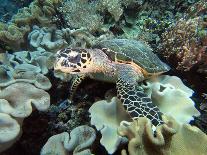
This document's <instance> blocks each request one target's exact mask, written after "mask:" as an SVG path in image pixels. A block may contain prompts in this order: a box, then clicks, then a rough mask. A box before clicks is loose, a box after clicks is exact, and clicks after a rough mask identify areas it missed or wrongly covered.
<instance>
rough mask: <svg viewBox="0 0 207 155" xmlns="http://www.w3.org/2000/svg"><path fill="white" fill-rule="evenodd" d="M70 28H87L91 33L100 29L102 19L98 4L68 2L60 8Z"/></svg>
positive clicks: (83, 0)
mask: <svg viewBox="0 0 207 155" xmlns="http://www.w3.org/2000/svg"><path fill="white" fill-rule="evenodd" d="M59 11H60V12H61V13H63V16H64V18H65V21H66V22H67V25H68V26H69V27H70V28H82V27H85V28H87V29H88V30H89V31H95V30H98V29H100V25H101V24H102V21H101V20H102V17H101V16H100V15H99V14H97V12H96V11H97V10H96V3H95V2H89V1H88V0H71V1H66V2H64V3H63V4H62V6H61V7H59Z"/></svg>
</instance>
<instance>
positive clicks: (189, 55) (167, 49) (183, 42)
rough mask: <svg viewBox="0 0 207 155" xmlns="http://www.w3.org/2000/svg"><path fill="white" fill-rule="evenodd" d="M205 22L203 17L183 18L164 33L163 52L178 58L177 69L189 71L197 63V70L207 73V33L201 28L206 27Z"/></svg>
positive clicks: (169, 56)
mask: <svg viewBox="0 0 207 155" xmlns="http://www.w3.org/2000/svg"><path fill="white" fill-rule="evenodd" d="M201 24H202V25H201ZM203 24H204V23H203V21H201V18H193V19H188V20H185V19H181V20H179V21H178V22H177V24H176V25H175V26H174V27H172V28H171V30H170V31H168V32H166V33H164V34H163V40H162V50H161V51H162V54H164V56H165V57H167V59H171V57H172V56H175V57H176V58H175V59H177V60H178V63H177V64H176V68H177V69H179V70H182V71H188V70H190V69H191V68H192V67H194V66H196V65H197V66H198V67H197V68H198V69H197V71H198V72H201V73H205V74H206V65H207V64H206V62H207V55H206V52H205V50H206V46H207V44H206V37H207V35H206V32H205V31H204V30H201V29H205V25H203ZM199 28H200V29H199Z"/></svg>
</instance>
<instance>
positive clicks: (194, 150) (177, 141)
mask: <svg viewBox="0 0 207 155" xmlns="http://www.w3.org/2000/svg"><path fill="white" fill-rule="evenodd" d="M163 118H164V121H165V124H163V125H160V126H158V127H157V129H156V136H155V135H154V133H153V131H152V124H151V122H150V120H148V119H147V118H138V119H137V120H134V121H133V122H132V123H129V124H128V123H126V122H125V123H124V122H122V123H121V125H120V127H119V129H118V133H119V135H121V136H126V137H127V138H128V139H129V143H128V154H129V155H139V154H140V155H152V154H153V155H195V154H199V155H204V154H206V151H207V146H206V142H207V135H206V134H205V133H203V132H202V131H201V130H200V129H199V128H197V127H195V126H191V125H189V124H183V125H180V124H179V123H177V122H176V120H174V119H173V118H171V117H167V116H163ZM122 155H127V151H126V150H122Z"/></svg>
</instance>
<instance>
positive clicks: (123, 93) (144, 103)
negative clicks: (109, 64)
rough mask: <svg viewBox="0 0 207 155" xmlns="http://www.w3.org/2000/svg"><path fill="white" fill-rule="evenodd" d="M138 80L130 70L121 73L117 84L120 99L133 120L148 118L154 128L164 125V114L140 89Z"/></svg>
mask: <svg viewBox="0 0 207 155" xmlns="http://www.w3.org/2000/svg"><path fill="white" fill-rule="evenodd" d="M125 77H129V78H125ZM136 78H137V76H136V75H133V74H132V71H130V70H121V71H120V73H119V76H118V80H117V82H116V87H117V96H118V98H119V99H120V100H121V102H122V104H123V106H124V108H125V109H126V111H127V112H128V113H129V115H130V116H131V117H132V119H136V118H138V117H147V118H149V119H150V120H151V121H152V124H153V125H154V126H158V125H160V124H163V123H164V122H163V121H162V113H161V112H160V111H159V109H158V107H157V106H155V105H153V103H152V100H151V98H150V97H148V96H147V95H146V94H145V93H144V92H143V91H142V90H140V89H139V88H138V85H137V82H136Z"/></svg>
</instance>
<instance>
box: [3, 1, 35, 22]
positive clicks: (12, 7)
mask: <svg viewBox="0 0 207 155" xmlns="http://www.w3.org/2000/svg"><path fill="white" fill-rule="evenodd" d="M31 1H32V0H20V1H19V0H18V1H17V0H12V1H10V0H0V21H2V22H7V21H9V20H10V19H11V17H12V16H13V15H14V14H15V13H17V11H18V9H20V8H22V7H26V6H28V5H29V3H30V2H31Z"/></svg>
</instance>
